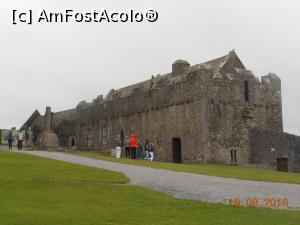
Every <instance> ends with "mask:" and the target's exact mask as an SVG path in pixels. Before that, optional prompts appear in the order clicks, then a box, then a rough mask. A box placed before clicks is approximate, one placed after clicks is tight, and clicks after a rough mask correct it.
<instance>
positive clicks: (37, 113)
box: [20, 109, 41, 130]
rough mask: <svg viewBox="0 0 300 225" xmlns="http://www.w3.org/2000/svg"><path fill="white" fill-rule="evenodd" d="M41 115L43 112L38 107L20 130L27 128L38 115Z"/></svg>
mask: <svg viewBox="0 0 300 225" xmlns="http://www.w3.org/2000/svg"><path fill="white" fill-rule="evenodd" d="M39 116H41V114H40V113H39V111H38V110H37V109H36V110H35V111H34V112H33V113H32V114H31V116H30V117H29V119H28V120H27V121H26V122H25V123H24V124H23V126H22V127H21V128H20V130H25V129H27V128H28V127H29V126H28V125H30V124H31V123H32V122H33V121H34V120H35V119H36V118H37V117H39Z"/></svg>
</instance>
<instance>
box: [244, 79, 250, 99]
mask: <svg viewBox="0 0 300 225" xmlns="http://www.w3.org/2000/svg"><path fill="white" fill-rule="evenodd" d="M244 89H245V101H246V102H247V101H249V81H248V80H245V81H244Z"/></svg>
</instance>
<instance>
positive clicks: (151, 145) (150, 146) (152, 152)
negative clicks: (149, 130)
mask: <svg viewBox="0 0 300 225" xmlns="http://www.w3.org/2000/svg"><path fill="white" fill-rule="evenodd" d="M153 159H154V148H153V143H151V144H150V145H149V158H148V160H150V161H151V162H152V161H153Z"/></svg>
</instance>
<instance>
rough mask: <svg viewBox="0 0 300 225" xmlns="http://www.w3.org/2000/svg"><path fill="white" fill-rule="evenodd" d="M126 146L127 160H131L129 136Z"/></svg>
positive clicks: (125, 142)
mask: <svg viewBox="0 0 300 225" xmlns="http://www.w3.org/2000/svg"><path fill="white" fill-rule="evenodd" d="M124 146H125V156H126V158H130V145H129V138H128V136H126V137H125V140H124Z"/></svg>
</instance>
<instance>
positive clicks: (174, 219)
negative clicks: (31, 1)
mask: <svg viewBox="0 0 300 225" xmlns="http://www.w3.org/2000/svg"><path fill="white" fill-rule="evenodd" d="M126 182H128V179H127V178H126V177H124V176H123V175H122V174H120V173H115V172H110V171H106V170H101V169H96V168H91V167H86V166H81V165H76V164H70V163H64V162H60V161H55V160H51V159H45V158H40V157H35V156H30V155H25V154H21V153H11V152H0V224H1V225H17V224H19V225H50V224H51V225H75V224H76V225H102V224H103V225H112V224H136V225H150V224H151V225H152V224H153V225H160V224H166V225H194V224H195V225H196V224H197V225H264V224H267V225H270V224H271V225H281V224H282V225H283V224H284V225H297V224H299V221H300V212H299V211H292V210H275V209H263V208H245V207H241V208H232V207H230V206H226V205H223V204H211V203H204V202H200V201H193V200H185V199H176V198H174V197H172V196H170V195H167V194H163V193H159V192H155V191H151V190H148V189H145V188H141V187H135V186H130V185H126V184H125V183H126Z"/></svg>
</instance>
